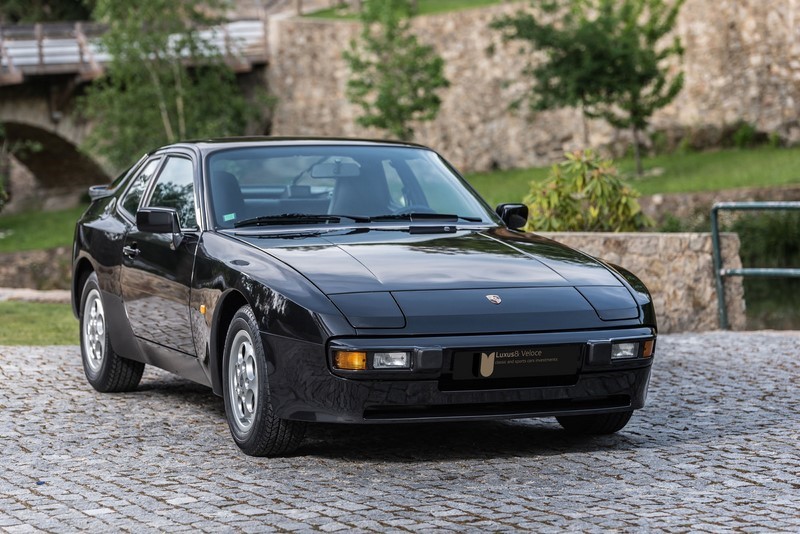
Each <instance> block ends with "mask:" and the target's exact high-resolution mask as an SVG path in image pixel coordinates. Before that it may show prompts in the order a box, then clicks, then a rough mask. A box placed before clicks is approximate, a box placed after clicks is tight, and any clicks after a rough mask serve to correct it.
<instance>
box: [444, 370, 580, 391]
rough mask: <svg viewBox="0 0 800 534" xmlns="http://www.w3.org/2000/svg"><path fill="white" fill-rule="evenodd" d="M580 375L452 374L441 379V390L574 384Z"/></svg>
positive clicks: (480, 389) (482, 389)
mask: <svg viewBox="0 0 800 534" xmlns="http://www.w3.org/2000/svg"><path fill="white" fill-rule="evenodd" d="M577 383H578V375H577V374H574V375H556V376H528V377H520V378H481V379H477V380H453V377H452V375H446V376H443V377H442V378H440V379H439V390H440V391H485V390H487V389H514V388H543V387H556V386H574V385H575V384H577Z"/></svg>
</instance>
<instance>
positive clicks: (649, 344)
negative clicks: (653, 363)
mask: <svg viewBox="0 0 800 534" xmlns="http://www.w3.org/2000/svg"><path fill="white" fill-rule="evenodd" d="M655 343H656V340H655V339H648V340H647V341H645V342H644V349H643V350H642V358H649V357H651V356H652V355H653V346H654V345H655Z"/></svg>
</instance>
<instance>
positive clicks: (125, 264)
mask: <svg viewBox="0 0 800 534" xmlns="http://www.w3.org/2000/svg"><path fill="white" fill-rule="evenodd" d="M194 177H195V164H194V162H193V161H192V159H191V158H189V157H188V156H186V155H182V154H170V155H167V156H166V157H165V161H164V162H163V165H162V166H161V168H160V170H159V172H158V175H157V177H156V178H155V180H154V182H153V183H152V184H151V185H150V187H149V188H148V190H147V193H146V195H145V197H144V199H143V201H142V203H141V205H140V207H162V208H174V209H175V210H177V212H178V219H179V221H180V226H181V233H180V234H155V233H150V232H145V231H141V230H140V229H139V228H138V227H137V226H136V224H135V222H134V224H132V225H131V227H130V229H129V230H128V232H127V233H126V235H125V239H124V245H123V260H122V270H121V276H120V285H121V289H122V298H123V301H124V304H125V310H126V312H127V314H128V319H129V321H130V324H131V327H132V329H133V332H134V334H135V335H136V336H137V337H138V338H140V339H142V340H145V341H147V342H149V345H150V346H149V347H148V349H149V350H148V352H151V351H153V350H155V351H156V352H157V353H159V352H160V354H158V355H159V356H161V357H169V354H170V351H178V352H181V353H184V354H188V355H192V356H194V355H195V354H194V353H195V350H194V343H193V340H192V328H191V322H190V315H189V292H190V287H191V281H192V269H193V263H194V254H195V250H196V248H197V243H198V240H199V235H200V230H199V227H198V223H197V211H196V205H197V201H196V198H195V187H194Z"/></svg>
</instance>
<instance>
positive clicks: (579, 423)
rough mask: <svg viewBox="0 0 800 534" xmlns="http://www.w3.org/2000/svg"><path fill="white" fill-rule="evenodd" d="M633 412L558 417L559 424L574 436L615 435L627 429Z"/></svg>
mask: <svg viewBox="0 0 800 534" xmlns="http://www.w3.org/2000/svg"><path fill="white" fill-rule="evenodd" d="M632 415H633V410H629V411H627V412H613V413H600V414H596V415H569V416H563V417H556V420H557V421H558V424H560V425H561V426H562V427H564V430H566V431H567V432H570V433H572V434H588V435H598V434H613V433H614V432H617V431H619V430H622V429H623V428H625V425H627V424H628V421H630V420H631V416H632Z"/></svg>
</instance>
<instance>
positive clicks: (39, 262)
mask: <svg viewBox="0 0 800 534" xmlns="http://www.w3.org/2000/svg"><path fill="white" fill-rule="evenodd" d="M543 235H546V236H547V237H550V238H551V239H555V240H557V241H560V242H562V243H564V244H566V245H568V246H571V247H574V248H577V249H580V250H583V251H584V252H586V253H588V254H591V255H592V256H596V257H599V258H602V259H604V260H606V261H608V262H609V263H614V264H617V265H621V266H622V267H625V268H626V269H628V270H629V271H631V272H633V273H634V274H636V275H637V276H639V277H640V278H641V279H642V281H643V282H644V283H645V284H647V286H648V288H649V289H650V291H651V292H652V294H653V300H654V302H655V306H656V313H657V315H658V322H659V331H660V332H662V333H668V332H687V331H705V330H715V329H716V328H718V322H717V320H718V308H717V293H716V286H715V281H714V268H713V257H712V248H711V235H710V234H688V233H687V234H654V233H633V234H609V233H558V234H554V233H547V234H543ZM722 249H723V261H724V265H725V266H726V267H729V268H737V267H741V266H742V264H741V261H740V259H739V237H738V236H737V235H736V234H723V236H722ZM70 256H71V252H70V250H69V249H67V248H63V247H62V248H59V249H54V250H47V251H34V252H21V253H17V254H3V255H0V287H15V288H21V287H30V288H36V289H69V280H70ZM725 291H726V295H727V302H728V317H729V320H730V323H731V325H732V328H733V329H736V330H743V329H744V328H745V314H744V310H745V306H744V289H743V286H742V280H741V278H729V279H728V280H727V281H726V290H725Z"/></svg>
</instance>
